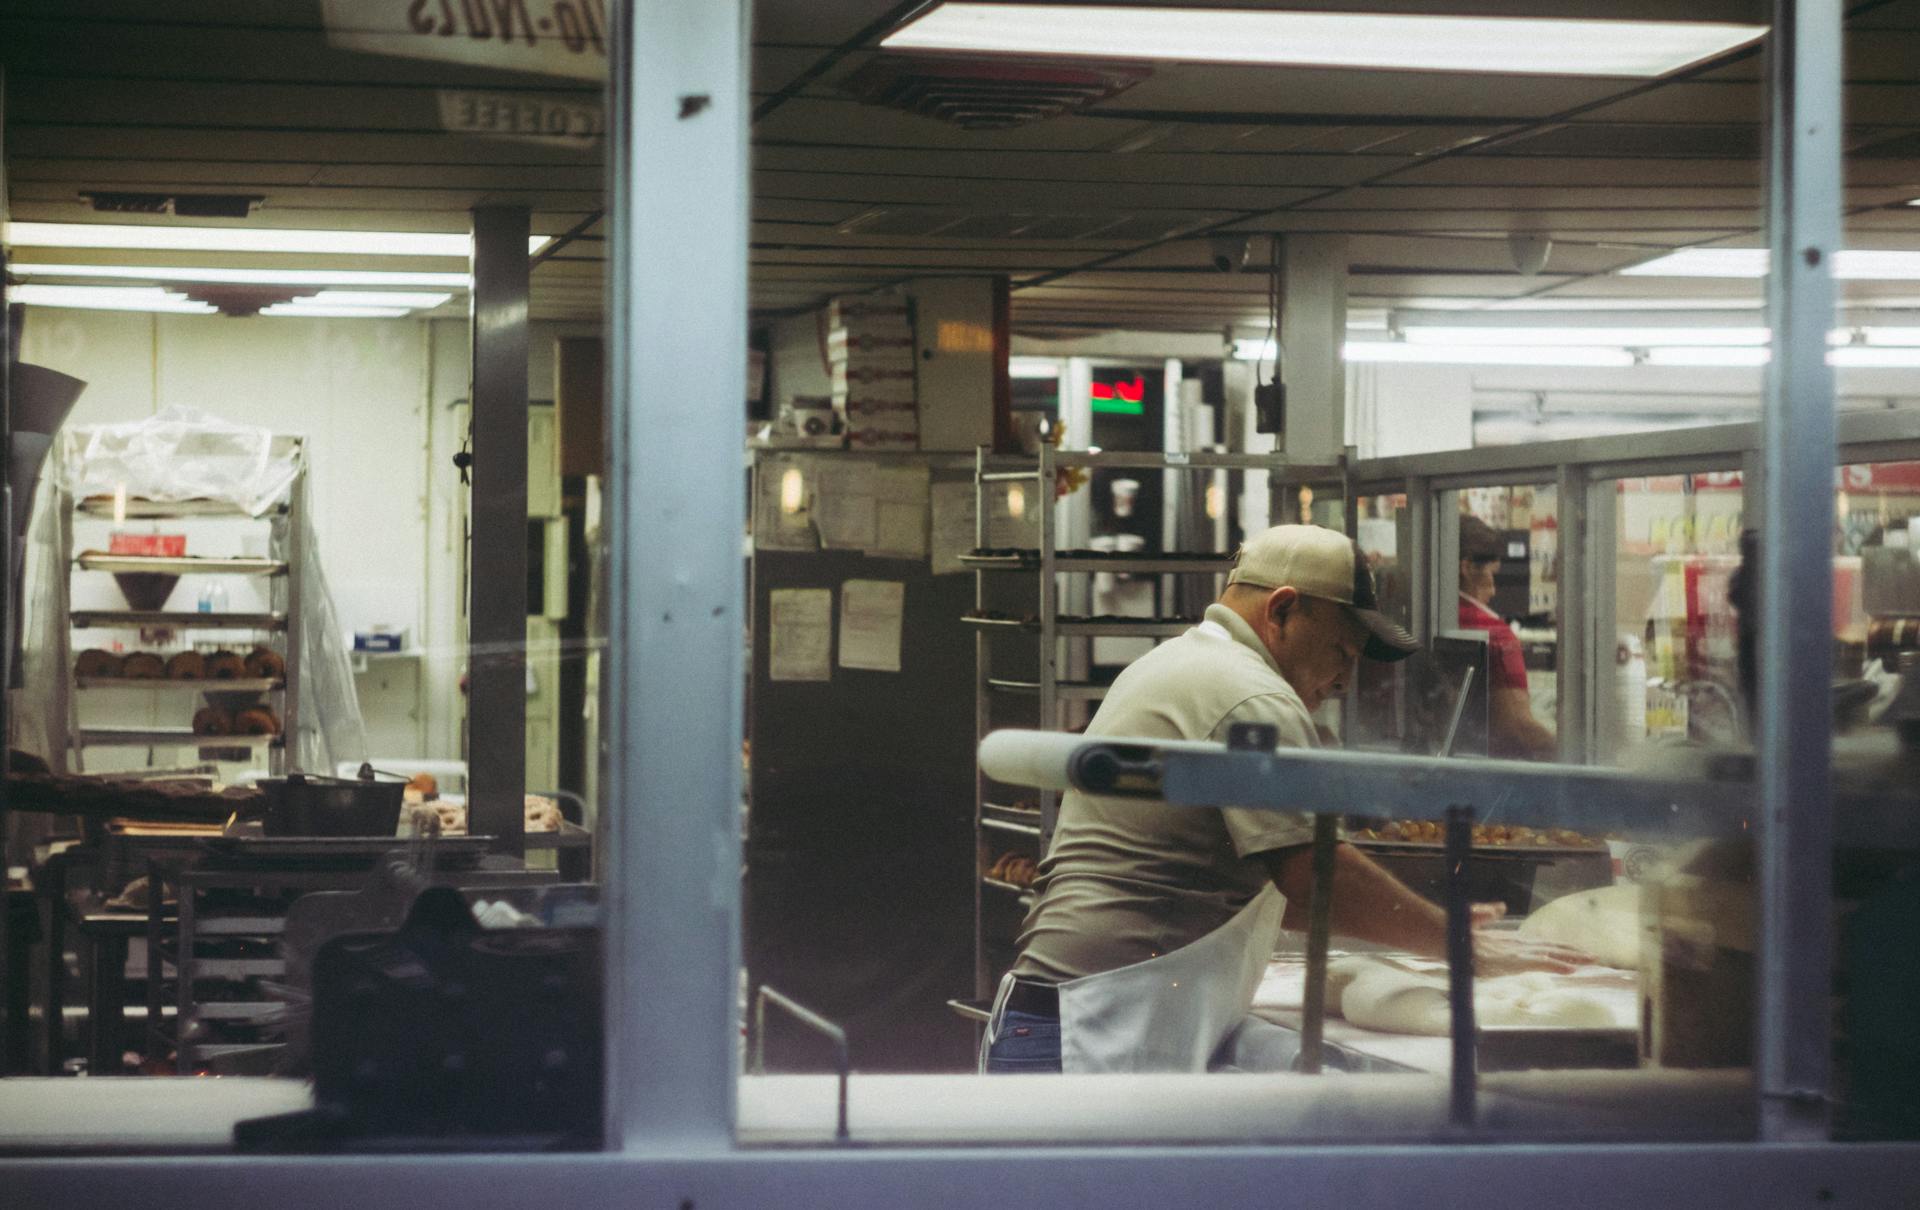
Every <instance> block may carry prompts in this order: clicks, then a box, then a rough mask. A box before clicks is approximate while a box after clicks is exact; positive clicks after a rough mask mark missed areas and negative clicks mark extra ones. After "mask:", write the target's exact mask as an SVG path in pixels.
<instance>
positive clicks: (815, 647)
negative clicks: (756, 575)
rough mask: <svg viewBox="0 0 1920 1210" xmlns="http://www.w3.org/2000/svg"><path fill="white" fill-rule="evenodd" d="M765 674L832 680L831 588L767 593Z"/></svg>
mask: <svg viewBox="0 0 1920 1210" xmlns="http://www.w3.org/2000/svg"><path fill="white" fill-rule="evenodd" d="M767 598H768V599H767V616H768V622H769V625H768V627H767V677H768V679H769V680H775V681H828V680H832V679H833V590H832V589H831V588H776V589H774V590H773V591H772V592H770V593H768V594H767Z"/></svg>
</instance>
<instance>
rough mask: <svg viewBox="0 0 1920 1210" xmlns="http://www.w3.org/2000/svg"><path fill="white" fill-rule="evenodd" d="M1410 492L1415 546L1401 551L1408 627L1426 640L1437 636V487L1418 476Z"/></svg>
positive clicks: (1410, 484) (1409, 483)
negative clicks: (1435, 567) (1435, 492)
mask: <svg viewBox="0 0 1920 1210" xmlns="http://www.w3.org/2000/svg"><path fill="white" fill-rule="evenodd" d="M1406 493H1407V512H1408V517H1407V538H1408V542H1407V544H1408V545H1409V546H1410V547H1412V549H1411V550H1405V551H1402V552H1400V557H1401V559H1402V561H1403V562H1404V564H1405V568H1406V577H1407V592H1408V594H1409V596H1410V597H1411V599H1410V600H1409V601H1408V602H1407V628H1408V629H1409V630H1411V631H1412V632H1413V637H1414V638H1416V639H1418V640H1420V642H1421V643H1423V644H1424V643H1426V642H1428V641H1429V640H1430V639H1432V638H1433V619H1434V613H1433V609H1434V605H1433V602H1434V562H1435V559H1434V549H1433V534H1434V525H1433V489H1432V487H1431V486H1430V485H1429V484H1428V482H1427V481H1426V480H1425V479H1422V478H1418V477H1415V478H1411V479H1408V480H1407V483H1406Z"/></svg>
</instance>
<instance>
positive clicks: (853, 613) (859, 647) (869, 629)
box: [840, 580, 907, 672]
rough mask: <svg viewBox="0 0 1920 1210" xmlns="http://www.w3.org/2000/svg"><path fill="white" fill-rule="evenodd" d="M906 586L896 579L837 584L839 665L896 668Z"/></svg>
mask: <svg viewBox="0 0 1920 1210" xmlns="http://www.w3.org/2000/svg"><path fill="white" fill-rule="evenodd" d="M906 604H907V586H906V585H905V584H904V583H902V582H901V581H899V580H848V581H847V582H846V583H844V584H842V585H841V586H840V666H841V667H842V668H860V669H865V670H866V671H868V672H898V671H900V631H901V623H902V620H903V619H904V617H905V615H906Z"/></svg>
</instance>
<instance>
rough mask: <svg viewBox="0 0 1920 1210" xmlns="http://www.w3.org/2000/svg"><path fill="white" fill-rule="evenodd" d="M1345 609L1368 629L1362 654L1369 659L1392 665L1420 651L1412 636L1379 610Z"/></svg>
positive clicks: (1355, 607) (1352, 607)
mask: <svg viewBox="0 0 1920 1210" xmlns="http://www.w3.org/2000/svg"><path fill="white" fill-rule="evenodd" d="M1344 608H1345V609H1346V611H1347V612H1348V613H1350V614H1352V615H1353V618H1354V620H1355V621H1357V622H1359V623H1360V624H1361V625H1362V626H1365V627H1366V628H1367V643H1366V646H1365V647H1363V648H1361V651H1360V654H1362V655H1364V656H1366V657H1367V658H1368V659H1370V660H1379V661H1380V662H1381V663H1383V664H1391V663H1393V662H1394V661H1395V660H1404V659H1406V658H1407V657H1408V656H1410V655H1412V654H1413V653H1414V652H1416V651H1418V650H1420V644H1419V643H1417V642H1415V641H1414V638H1413V636H1412V635H1410V634H1408V633H1407V632H1406V630H1405V629H1403V628H1402V627H1400V626H1399V625H1397V624H1395V623H1394V622H1393V621H1392V620H1391V619H1389V618H1388V617H1387V616H1386V615H1385V614H1383V613H1381V612H1380V611H1379V610H1377V609H1361V608H1359V607H1358V606H1355V605H1348V606H1345V607H1344Z"/></svg>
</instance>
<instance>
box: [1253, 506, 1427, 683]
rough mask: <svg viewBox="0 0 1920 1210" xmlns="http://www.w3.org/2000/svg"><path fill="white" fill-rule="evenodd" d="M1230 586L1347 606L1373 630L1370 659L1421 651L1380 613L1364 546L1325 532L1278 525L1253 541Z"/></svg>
mask: <svg viewBox="0 0 1920 1210" xmlns="http://www.w3.org/2000/svg"><path fill="white" fill-rule="evenodd" d="M1227 583H1229V584H1251V585H1254V586H1255V587H1259V588H1292V589H1293V590H1294V591H1295V592H1299V593H1302V594H1304V595H1306V596H1310V597H1319V598H1321V599H1322V600H1327V601H1335V602H1338V603H1339V604H1341V605H1344V606H1346V607H1347V612H1348V613H1350V614H1352V615H1353V616H1354V618H1355V620H1357V621H1358V622H1359V623H1360V624H1361V625H1363V626H1365V627H1366V628H1367V631H1368V634H1367V646H1366V650H1365V652H1364V654H1365V655H1366V656H1367V658H1368V659H1373V660H1403V659H1405V658H1407V657H1408V656H1410V655H1412V654H1413V653H1414V652H1416V651H1418V650H1420V644H1418V643H1416V642H1414V640H1413V636H1412V635H1410V634H1408V633H1407V632H1406V631H1405V630H1403V629H1401V628H1400V627H1399V626H1397V625H1395V624H1394V623H1393V622H1392V621H1390V620H1388V618H1387V617H1386V615H1384V614H1382V613H1381V612H1380V595H1379V593H1378V592H1377V591H1375V589H1374V585H1373V572H1372V570H1371V569H1370V568H1368V567H1367V560H1366V556H1364V555H1362V554H1361V553H1360V548H1359V546H1358V545H1356V544H1355V543H1354V541H1353V539H1351V538H1349V537H1347V536H1346V535H1345V534H1341V533H1336V532H1334V531H1333V530H1330V529H1327V528H1325V527H1324V526H1319V525H1276V526H1274V527H1273V528H1271V529H1267V530H1262V531H1261V532H1260V533H1257V534H1255V535H1254V536H1253V537H1251V538H1248V539H1247V540H1246V541H1245V542H1244V543H1242V544H1241V547H1240V553H1239V554H1238V555H1236V556H1235V557H1234V562H1233V571H1232V572H1231V573H1230V574H1229V575H1228V576H1227Z"/></svg>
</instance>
